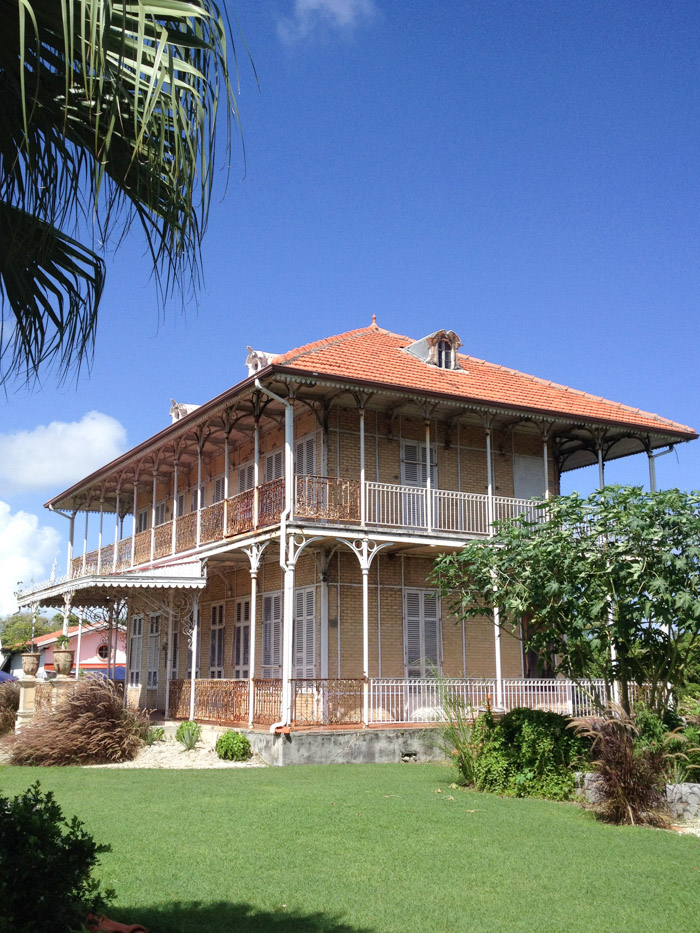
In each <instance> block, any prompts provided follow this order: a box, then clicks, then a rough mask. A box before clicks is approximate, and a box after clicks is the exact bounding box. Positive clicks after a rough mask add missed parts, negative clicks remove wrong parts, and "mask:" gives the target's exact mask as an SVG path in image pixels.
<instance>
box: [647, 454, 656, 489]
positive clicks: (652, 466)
mask: <svg viewBox="0 0 700 933" xmlns="http://www.w3.org/2000/svg"><path fill="white" fill-rule="evenodd" d="M647 457H648V458H649V492H656V463H655V459H654V454H653V453H652V452H651V450H648V451H647Z"/></svg>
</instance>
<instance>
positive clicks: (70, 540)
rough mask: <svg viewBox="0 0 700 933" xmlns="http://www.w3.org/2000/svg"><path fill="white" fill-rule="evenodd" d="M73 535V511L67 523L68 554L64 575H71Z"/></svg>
mask: <svg viewBox="0 0 700 933" xmlns="http://www.w3.org/2000/svg"><path fill="white" fill-rule="evenodd" d="M74 536H75V512H71V516H70V521H69V523H68V555H67V566H66V576H68V577H72V576H73V538H74Z"/></svg>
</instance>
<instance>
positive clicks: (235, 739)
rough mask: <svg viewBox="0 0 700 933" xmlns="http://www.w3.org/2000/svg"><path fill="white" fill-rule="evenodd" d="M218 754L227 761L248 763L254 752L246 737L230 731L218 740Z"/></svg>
mask: <svg viewBox="0 0 700 933" xmlns="http://www.w3.org/2000/svg"><path fill="white" fill-rule="evenodd" d="M216 754H217V755H218V756H219V758H223V759H224V760H225V761H247V760H248V759H249V758H250V756H251V755H252V754H253V752H252V750H251V748H250V742H249V741H248V739H247V738H246V737H245V736H244V735H241V733H240V732H233V731H230V730H229V731H228V732H224V734H223V735H220V736H219V738H218V739H217V740H216Z"/></svg>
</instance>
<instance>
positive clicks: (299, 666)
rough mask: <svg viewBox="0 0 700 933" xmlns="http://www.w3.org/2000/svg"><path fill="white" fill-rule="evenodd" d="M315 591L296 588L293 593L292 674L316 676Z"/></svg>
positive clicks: (308, 676) (302, 676)
mask: <svg viewBox="0 0 700 933" xmlns="http://www.w3.org/2000/svg"><path fill="white" fill-rule="evenodd" d="M315 597H316V592H315V587H313V586H307V587H304V588H303V589H297V590H296V592H295V594H294V676H295V677H300V678H313V677H315V676H316V606H315V603H316V599H315Z"/></svg>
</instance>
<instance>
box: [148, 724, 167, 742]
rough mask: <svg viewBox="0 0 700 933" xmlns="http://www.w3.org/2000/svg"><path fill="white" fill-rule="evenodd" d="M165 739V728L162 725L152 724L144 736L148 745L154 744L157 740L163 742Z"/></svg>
mask: <svg viewBox="0 0 700 933" xmlns="http://www.w3.org/2000/svg"><path fill="white" fill-rule="evenodd" d="M164 739H165V729H164V728H163V727H162V726H151V728H150V729H149V730H148V732H147V733H146V735H145V736H144V742H145V743H146V745H154V744H155V743H156V742H162V741H163V740H164Z"/></svg>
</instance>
